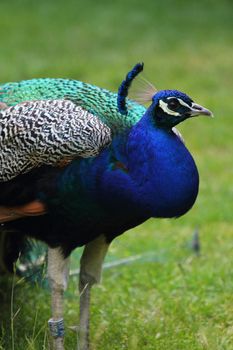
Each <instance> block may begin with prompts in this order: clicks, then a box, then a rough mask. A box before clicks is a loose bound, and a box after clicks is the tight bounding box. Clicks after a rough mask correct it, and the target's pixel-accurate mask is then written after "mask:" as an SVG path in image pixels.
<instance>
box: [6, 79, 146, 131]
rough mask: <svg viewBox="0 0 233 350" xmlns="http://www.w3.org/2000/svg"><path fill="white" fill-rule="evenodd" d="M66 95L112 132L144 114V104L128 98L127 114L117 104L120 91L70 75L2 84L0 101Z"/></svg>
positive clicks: (12, 102) (20, 100) (65, 97)
mask: <svg viewBox="0 0 233 350" xmlns="http://www.w3.org/2000/svg"><path fill="white" fill-rule="evenodd" d="M61 98H62V99H67V100H71V101H73V102H74V103H76V104H77V105H79V106H81V107H83V108H85V109H86V110H88V111H89V112H90V113H93V114H95V115H96V116H98V117H99V118H100V119H101V120H102V121H103V122H104V123H106V124H107V125H108V126H109V127H110V128H111V130H112V133H113V135H114V134H117V133H119V132H121V131H122V130H124V129H126V128H128V127H130V126H132V125H134V124H135V123H136V122H137V121H138V120H139V119H140V118H141V117H142V115H143V114H144V112H145V107H143V106H142V105H140V104H138V103H136V102H134V101H131V100H127V109H128V114H127V115H126V116H123V115H122V114H121V113H119V111H118V108H117V94H116V93H112V92H110V91H108V90H105V89H101V88H99V87H97V86H94V85H91V84H86V83H82V82H80V81H77V80H69V79H50V78H46V79H32V80H25V81H21V82H19V83H7V84H4V85H1V86H0V101H1V102H4V103H6V104H7V105H8V106H12V105H15V104H17V103H20V102H23V101H32V100H47V99H61Z"/></svg>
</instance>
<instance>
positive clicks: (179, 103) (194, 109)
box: [148, 90, 212, 129]
mask: <svg viewBox="0 0 233 350" xmlns="http://www.w3.org/2000/svg"><path fill="white" fill-rule="evenodd" d="M148 112H149V113H150V114H152V117H153V120H154V122H155V124H156V126H158V127H162V128H166V129H170V128H173V127H174V126H175V125H177V124H179V123H180V122H182V121H183V120H185V119H188V118H191V117H195V116H198V115H206V116H210V117H211V116H212V113H211V112H210V111H209V110H208V109H206V108H204V107H202V106H201V105H199V104H197V103H195V102H194V101H193V100H192V99H191V98H190V97H189V96H188V95H186V94H185V93H183V92H180V91H177V90H161V91H159V92H157V93H155V94H154V95H153V97H152V104H151V106H150V107H149V109H148Z"/></svg>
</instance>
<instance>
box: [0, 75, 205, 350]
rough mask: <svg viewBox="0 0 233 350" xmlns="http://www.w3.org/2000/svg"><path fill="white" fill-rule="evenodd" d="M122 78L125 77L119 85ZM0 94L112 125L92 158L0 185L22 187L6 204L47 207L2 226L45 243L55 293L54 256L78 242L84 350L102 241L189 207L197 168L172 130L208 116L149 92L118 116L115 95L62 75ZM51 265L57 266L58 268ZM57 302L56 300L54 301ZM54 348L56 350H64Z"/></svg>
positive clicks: (174, 94) (181, 100) (171, 93)
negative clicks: (61, 106) (71, 109)
mask: <svg viewBox="0 0 233 350" xmlns="http://www.w3.org/2000/svg"><path fill="white" fill-rule="evenodd" d="M127 79H128V80H129V76H127V78H126V83H128V81H127ZM121 90H124V84H123V89H121ZM126 90H127V89H126ZM0 96H1V101H2V102H4V103H6V104H7V105H14V104H16V103H21V102H22V101H23V100H38V99H40V100H46V99H50V98H51V97H53V98H54V99H63V100H64V99H68V100H70V101H72V102H73V103H74V104H76V105H79V106H81V108H82V109H85V110H86V111H88V112H89V113H91V114H93V115H95V116H98V117H99V119H100V120H101V121H102V122H103V123H104V124H105V125H106V126H107V127H109V128H110V129H111V133H112V136H111V137H112V142H111V144H110V146H109V147H106V148H104V149H103V150H102V151H101V152H100V153H99V154H98V155H97V156H96V157H91V158H78V159H75V160H73V161H72V162H71V163H70V164H68V165H67V166H66V167H64V168H59V167H53V168H52V170H51V167H50V166H42V167H40V168H35V169H34V170H33V171H30V172H28V173H26V174H22V175H20V176H17V177H16V178H15V179H13V180H11V181H9V182H6V183H3V184H1V186H3V187H1V186H0V187H1V188H3V189H4V186H5V189H6V186H9V187H11V186H12V188H14V186H16V187H17V188H20V185H21V184H22V185H23V186H25V185H26V188H27V191H26V195H25V193H24V191H23V190H21V191H18V193H16V195H15V196H14V198H13V201H14V202H15V203H20V201H21V200H22V197H23V202H27V201H28V202H29V201H31V200H35V199H36V200H38V201H40V202H41V203H43V205H44V207H45V208H46V211H47V214H46V215H41V216H32V217H26V218H21V219H20V220H16V221H10V222H7V223H5V228H6V229H7V230H9V231H11V232H12V231H13V232H17V234H19V235H21V236H22V237H23V236H24V235H25V233H26V234H27V235H29V236H31V237H34V238H37V239H40V240H42V241H44V242H46V243H47V244H48V245H49V247H50V252H51V248H52V252H53V253H50V254H49V266H52V267H51V268H49V275H50V278H51V280H52V290H54V293H55V294H56V293H57V292H58V286H59V288H60V289H62V287H61V285H62V283H61V282H57V283H58V284H56V283H55V280H57V281H61V280H60V278H61V276H60V274H61V273H62V272H61V271H63V270H64V265H65V262H64V264H63V265H62V264H60V265H59V264H57V262H56V263H55V265H53V264H54V261H56V259H59V261H62V259H64V258H67V257H68V256H69V255H70V253H71V251H72V250H73V249H75V248H76V247H78V246H82V245H85V250H84V254H83V257H82V259H81V274H80V293H81V311H80V313H81V316H80V331H79V332H80V344H81V345H80V349H82V350H84V349H85V350H86V349H88V340H87V338H88V325H87V324H88V321H87V320H88V315H87V307H86V306H85V305H89V298H90V288H91V286H92V284H93V283H95V282H97V281H99V279H100V271H101V263H102V261H103V258H104V256H105V254H106V251H107V247H108V245H109V244H110V242H111V241H112V240H113V239H114V238H115V237H116V236H118V235H120V234H122V233H123V232H125V231H126V230H128V229H130V228H132V227H134V226H136V225H138V224H140V223H142V222H144V221H145V220H147V219H148V218H150V217H161V218H174V217H179V216H181V215H183V214H185V213H186V212H187V211H188V210H189V209H190V208H191V207H192V206H193V204H194V202H195V200H196V197H197V194H198V186H199V176H198V171H197V167H196V165H195V162H194V160H193V157H192V155H191V154H190V152H189V151H188V149H187V148H186V146H185V145H184V143H183V141H182V140H181V139H180V137H179V136H178V135H177V134H176V133H175V132H174V131H173V128H174V126H175V125H177V124H178V123H180V122H182V121H183V120H185V119H187V118H190V117H193V116H196V115H199V114H203V115H210V114H211V113H210V112H209V111H208V110H206V109H204V108H203V107H202V106H200V105H197V104H195V103H194V102H193V100H192V99H191V98H190V97H188V96H187V95H186V94H184V93H181V92H179V91H176V90H164V91H160V92H157V93H155V94H154V95H153V96H151V102H152V103H151V105H150V107H149V108H148V109H147V110H146V109H145V108H144V107H143V106H141V105H139V104H137V103H136V102H133V101H130V100H127V108H126V114H125V115H123V113H125V111H124V108H123V110H122V113H120V112H119V111H118V107H119V105H120V106H123V107H124V103H123V104H122V103H120V104H119V96H118V103H117V95H116V94H113V93H110V92H108V91H106V90H102V89H99V88H97V87H94V86H91V85H88V84H84V83H80V82H75V81H73V80H62V79H59V80H56V79H45V80H41V79H38V80H31V81H28V82H27V81H25V82H21V83H10V84H5V85H2V87H1V95H0ZM121 102H122V101H121ZM1 193H2V195H1V196H0V202H1V203H4V201H5V202H7V197H9V195H8V196H7V195H6V193H8V194H9V192H7V191H6V192H5V194H4V191H2V192H1ZM22 193H23V195H22ZM11 203H12V202H11ZM12 204H13V203H12ZM58 247H59V251H57V248H58ZM60 251H62V255H61V254H60ZM57 266H62V268H60V270H59V271H57V270H56V269H58V267H57ZM54 271H57V274H58V272H59V274H58V275H59V278H58V277H56V278H55V277H53V276H54ZM55 275H56V273H55ZM59 283H60V284H59ZM60 292H61V294H62V291H60ZM82 301H83V302H82ZM57 304H58V303H57V301H56V302H55V303H54V304H53V305H57ZM55 315H56V316H55V320H57V319H58V318H59V317H61V316H60V314H59V317H58V313H57V310H56V312H55ZM59 319H60V318H59ZM54 322H55V321H52V325H53V326H54ZM56 322H58V321H56ZM53 326H52V327H53ZM56 327H58V328H57V331H56V332H55V335H54V336H55V338H56V339H58V343H59V344H63V341H62V337H63V331H61V329H63V328H62V327H63V326H61V328H59V327H60V326H59V325H58V324H57V326H56ZM59 346H60V345H59ZM59 346H58V345H57V349H63V346H62V345H61V347H59Z"/></svg>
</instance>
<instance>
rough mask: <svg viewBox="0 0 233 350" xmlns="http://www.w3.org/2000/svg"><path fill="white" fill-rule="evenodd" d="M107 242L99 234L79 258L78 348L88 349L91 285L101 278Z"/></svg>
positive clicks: (80, 349) (81, 349) (79, 349)
mask: <svg viewBox="0 0 233 350" xmlns="http://www.w3.org/2000/svg"><path fill="white" fill-rule="evenodd" d="M108 247H109V243H106V240H105V237H104V236H99V237H98V238H96V239H95V240H94V241H92V242H90V243H88V244H87V245H86V246H85V248H84V251H83V255H82V257H81V260H80V264H81V266H80V276H79V291H80V317H79V336H78V347H77V349H78V350H89V308H90V293H91V287H92V286H93V284H95V283H99V282H100V280H101V271H102V263H103V261H104V258H105V255H106V253H107V250H108Z"/></svg>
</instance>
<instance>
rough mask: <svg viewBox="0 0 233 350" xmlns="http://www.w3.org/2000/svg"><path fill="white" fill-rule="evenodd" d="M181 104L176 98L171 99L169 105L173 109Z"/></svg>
mask: <svg viewBox="0 0 233 350" xmlns="http://www.w3.org/2000/svg"><path fill="white" fill-rule="evenodd" d="M179 106H180V103H179V101H178V100H177V99H176V98H174V99H172V100H169V102H168V107H169V108H170V109H172V110H175V109H177V108H179Z"/></svg>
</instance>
